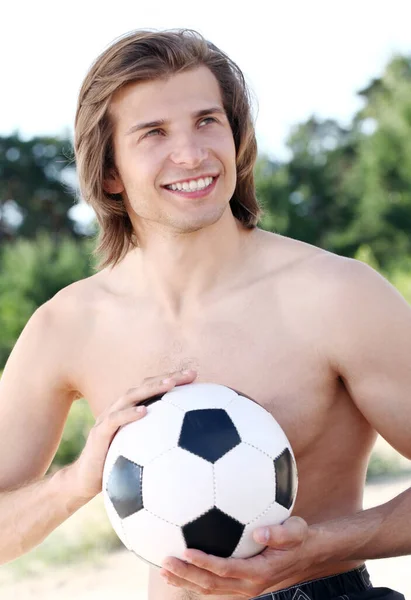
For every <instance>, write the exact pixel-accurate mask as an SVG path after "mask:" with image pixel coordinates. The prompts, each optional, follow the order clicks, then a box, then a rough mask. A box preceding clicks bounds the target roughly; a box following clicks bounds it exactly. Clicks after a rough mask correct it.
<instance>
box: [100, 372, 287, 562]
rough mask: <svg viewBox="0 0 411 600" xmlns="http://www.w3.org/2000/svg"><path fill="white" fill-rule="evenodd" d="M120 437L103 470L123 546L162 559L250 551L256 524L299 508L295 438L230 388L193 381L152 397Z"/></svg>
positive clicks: (113, 520) (108, 501)
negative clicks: (190, 553) (142, 414)
mask: <svg viewBox="0 0 411 600" xmlns="http://www.w3.org/2000/svg"><path fill="white" fill-rule="evenodd" d="M143 404H146V405H147V406H148V411H147V415H146V416H145V417H144V418H143V419H141V420H140V421H136V422H133V423H130V424H128V425H125V426H124V427H122V428H121V429H120V430H119V431H118V433H117V434H116V435H115V437H114V439H113V441H112V443H111V446H110V448H109V451H108V453H107V457H106V462H105V466H104V473H103V497H104V503H105V506H106V510H107V514H108V517H109V519H110V522H111V524H112V526H113V528H114V530H115V531H116V533H117V535H118V536H119V538H120V539H121V540H122V542H123V543H124V545H125V546H126V547H127V548H128V549H129V550H131V551H133V552H134V553H135V554H137V555H138V556H139V557H140V558H142V559H144V560H145V561H147V562H149V563H152V564H154V565H157V566H160V565H161V563H162V561H163V559H164V558H166V557H167V556H175V557H177V558H182V557H183V552H184V550H185V549H186V548H196V549H199V550H203V551H204V552H207V553H209V554H214V555H216V556H222V557H229V556H232V557H238V558H245V557H248V556H252V555H255V554H257V553H258V552H260V551H261V550H262V549H263V546H262V545H260V544H257V543H256V542H255V541H254V539H253V536H252V534H253V531H254V530H255V529H256V528H257V527H263V526H265V525H273V524H276V523H282V522H283V521H285V519H287V518H288V517H289V516H290V514H291V511H292V508H293V506H294V502H295V497H296V491H297V472H296V467H295V460H294V456H293V452H292V449H291V446H290V443H289V441H288V439H287V437H286V436H285V434H284V432H283V430H282V429H281V427H280V426H279V425H278V423H277V422H276V421H275V419H274V418H273V417H272V415H271V414H270V413H269V412H268V411H266V410H265V409H264V408H262V407H261V406H260V405H259V404H257V403H256V402H254V401H252V400H250V399H249V398H246V397H245V396H242V395H241V394H240V393H237V392H235V391H234V390H232V389H230V388H227V387H225V386H222V385H217V384H212V383H193V384H189V385H183V386H178V387H175V388H173V389H172V390H171V391H169V392H167V393H166V394H164V395H163V396H162V398H161V399H157V398H156V399H155V400H154V401H150V400H148V401H146V402H145V403H143Z"/></svg>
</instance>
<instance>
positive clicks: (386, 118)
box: [255, 57, 411, 272]
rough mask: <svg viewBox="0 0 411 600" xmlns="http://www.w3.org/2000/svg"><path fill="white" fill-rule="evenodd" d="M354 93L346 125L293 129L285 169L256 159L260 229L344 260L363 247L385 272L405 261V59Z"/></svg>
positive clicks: (408, 190) (409, 223)
mask: <svg viewBox="0 0 411 600" xmlns="http://www.w3.org/2000/svg"><path fill="white" fill-rule="evenodd" d="M360 95H361V97H362V99H363V101H364V106H363V108H362V109H361V110H360V111H359V112H358V113H357V115H355V117H354V119H353V122H352V124H351V125H350V126H349V127H346V128H343V127H341V126H340V125H339V124H338V123H337V122H336V121H334V120H331V119H324V120H321V119H318V118H316V117H314V116H313V117H311V118H310V119H308V120H307V121H306V122H305V123H300V124H298V125H296V126H295V127H294V128H293V129H292V131H291V133H290V136H289V139H288V148H289V151H290V159H289V160H288V161H287V163H284V164H279V163H276V162H273V161H270V160H269V159H267V158H266V157H260V159H259V163H258V165H257V168H256V171H255V177H256V185H257V191H258V197H259V198H260V199H261V202H262V204H263V206H264V208H265V215H264V217H263V218H262V220H261V224H262V226H263V227H264V228H266V229H270V230H275V231H277V232H278V233H281V234H283V235H286V236H289V237H292V238H296V239H300V240H303V241H305V242H308V243H311V244H314V245H316V246H320V247H323V248H326V249H328V250H330V251H333V252H336V253H338V254H343V255H345V256H355V255H356V253H357V252H358V250H359V248H360V247H361V246H364V245H365V246H367V247H369V248H370V249H371V251H372V254H373V256H374V257H375V262H376V265H378V266H379V267H380V268H381V269H383V270H384V271H385V272H392V271H393V270H398V262H399V261H400V262H401V261H403V259H404V258H405V257H409V256H411V236H410V235H409V232H410V230H411V169H410V165H411V58H407V57H395V58H394V59H393V60H392V61H391V62H390V63H389V64H388V65H387V68H386V70H385V72H384V73H383V75H382V77H381V78H380V79H376V80H374V81H373V82H372V84H371V85H369V86H368V87H367V88H365V89H364V90H362V91H361V92H360Z"/></svg>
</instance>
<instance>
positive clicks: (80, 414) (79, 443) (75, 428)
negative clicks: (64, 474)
mask: <svg viewBox="0 0 411 600" xmlns="http://www.w3.org/2000/svg"><path fill="white" fill-rule="evenodd" d="M93 424H94V417H93V415H92V413H91V410H90V408H89V405H88V404H87V402H86V401H85V400H84V399H81V400H76V401H75V402H74V404H73V405H72V407H71V409H70V412H69V416H68V419H67V421H66V424H65V427H64V431H63V436H62V439H61V442H60V445H59V448H58V450H57V454H56V456H55V457H54V460H53V463H52V465H51V467H50V468H51V470H54V469H55V468H56V467H57V468H58V467H62V466H64V465H67V464H70V463H72V462H74V461H75V460H76V458H77V457H78V456H79V454H80V453H81V451H82V450H83V448H84V445H85V443H86V439H87V436H88V434H89V431H90V429H91V428H92V426H93Z"/></svg>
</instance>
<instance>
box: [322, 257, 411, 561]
mask: <svg viewBox="0 0 411 600" xmlns="http://www.w3.org/2000/svg"><path fill="white" fill-rule="evenodd" d="M343 260H344V265H343V268H342V271H343V273H342V277H341V282H342V285H341V287H340V294H339V299H338V301H337V302H335V303H333V309H332V310H331V313H330V314H329V318H330V324H329V326H330V328H332V329H331V331H332V335H330V337H329V341H330V346H329V349H328V354H329V356H330V357H331V360H332V362H333V366H334V368H335V370H336V372H337V373H339V374H340V376H341V378H342V380H343V381H344V384H345V386H346V388H347V390H348V392H349V394H350V396H351V398H352V400H353V402H354V403H355V404H356V406H357V407H358V409H359V410H360V412H361V413H362V414H363V415H364V417H365V418H366V419H367V421H368V422H369V423H370V424H371V425H372V427H373V428H374V429H375V430H376V431H378V433H379V434H380V435H381V436H382V437H383V438H385V440H387V441H388V442H389V444H390V445H391V446H392V447H393V448H395V449H396V450H397V451H398V452H400V453H401V454H402V455H403V456H405V457H406V458H408V459H411V436H410V428H411V308H410V306H409V305H408V304H407V302H406V301H405V300H404V299H403V298H402V296H401V295H400V294H399V293H398V292H397V291H396V290H395V289H394V288H393V287H392V286H391V285H390V284H389V283H388V282H387V281H386V280H385V279H384V278H383V277H381V276H380V275H379V274H378V273H376V272H375V271H374V270H373V269H371V268H370V267H368V266H367V265H364V264H362V263H359V262H357V261H352V260H347V259H343ZM331 320H332V321H333V325H331ZM410 516H411V490H407V491H406V492H404V493H403V494H400V495H399V496H397V497H396V498H394V499H393V500H391V501H390V502H387V503H386V504H383V505H381V506H378V507H375V508H372V509H369V510H366V511H362V512H359V513H357V514H356V515H352V516H347V517H346V518H345V519H337V520H336V521H333V522H328V523H324V524H319V525H318V526H317V530H315V529H314V532H315V533H316V534H317V535H316V536H314V537H317V542H316V543H317V544H318V545H319V546H318V550H319V551H321V547H322V548H323V552H324V557H323V558H324V559H325V560H327V555H330V557H331V558H333V559H334V560H335V559H337V560H338V559H341V560H345V559H364V560H365V559H373V558H385V557H389V556H399V555H404V554H411V531H410V529H409V527H408V522H409V519H410Z"/></svg>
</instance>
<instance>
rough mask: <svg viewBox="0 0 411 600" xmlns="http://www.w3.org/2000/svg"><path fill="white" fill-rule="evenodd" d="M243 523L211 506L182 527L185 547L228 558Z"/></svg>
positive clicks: (235, 544) (242, 527) (240, 532)
mask: <svg viewBox="0 0 411 600" xmlns="http://www.w3.org/2000/svg"><path fill="white" fill-rule="evenodd" d="M244 527H245V525H243V524H242V523H240V522H239V521H237V520H236V519H233V517H230V516H229V515H226V514H225V513H223V512H222V511H221V510H218V508H212V509H211V510H209V511H208V512H206V513H205V514H203V515H202V516H201V517H198V519H195V520H194V521H191V523H187V524H186V525H184V526H183V527H182V531H183V536H184V539H185V542H186V545H187V548H195V549H196V550H202V551H203V552H206V553H207V554H213V555H214V556H220V557H221V558H228V557H229V556H231V555H232V553H233V552H234V550H235V549H236V547H237V545H238V542H239V541H240V539H241V536H242V534H243V531H244Z"/></svg>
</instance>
